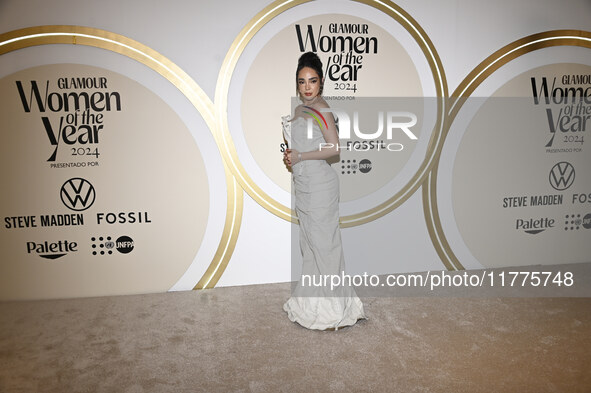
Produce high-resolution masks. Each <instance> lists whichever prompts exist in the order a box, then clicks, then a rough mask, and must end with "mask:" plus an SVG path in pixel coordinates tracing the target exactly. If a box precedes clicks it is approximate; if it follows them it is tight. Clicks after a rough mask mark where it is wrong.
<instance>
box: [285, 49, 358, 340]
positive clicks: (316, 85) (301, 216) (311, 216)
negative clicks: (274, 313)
mask: <svg viewBox="0 0 591 393" xmlns="http://www.w3.org/2000/svg"><path fill="white" fill-rule="evenodd" d="M296 83H297V91H298V94H299V97H300V99H301V101H302V104H301V105H299V106H298V107H297V108H296V109H295V111H294V115H293V117H292V120H291V122H290V124H289V125H287V126H288V127H290V129H291V135H290V139H291V141H289V142H290V146H289V147H290V148H289V149H287V150H286V152H285V155H284V160H285V162H286V163H287V165H288V166H290V167H291V169H292V176H293V186H294V189H295V210H296V213H297V215H298V220H299V222H300V248H301V252H302V259H303V266H302V279H301V280H300V281H299V282H298V284H297V286H296V289H295V290H294V293H293V294H292V296H291V297H290V298H289V299H288V300H287V302H286V303H285V304H284V305H283V309H284V310H285V311H286V312H287V315H288V317H289V319H290V320H291V321H293V322H297V323H299V324H300V325H302V326H304V327H306V328H308V329H318V330H337V329H339V328H341V327H344V326H350V325H353V324H355V322H357V321H358V320H360V319H365V318H366V317H365V313H364V310H363V304H362V303H361V300H360V299H359V298H358V297H357V295H356V294H355V291H354V289H353V288H352V287H351V286H348V285H343V283H342V282H341V283H340V284H341V285H338V286H337V287H336V288H335V287H333V286H332V283H335V282H336V281H333V278H332V277H333V276H338V277H339V278H340V277H343V276H342V274H343V272H344V269H345V260H344V256H343V248H342V243H341V232H340V229H339V179H338V176H337V174H336V172H335V171H334V170H333V169H332V167H331V166H330V164H328V163H327V162H326V160H327V159H329V158H331V157H334V156H336V155H338V154H339V152H338V146H339V137H338V133H337V129H336V125H335V122H334V118H333V116H332V115H331V114H329V113H325V114H324V115H322V113H321V110H322V109H325V108H328V107H329V106H328V104H327V103H326V101H325V100H324V99H323V98H322V87H323V83H324V78H323V72H322V62H321V61H320V59H319V58H318V56H317V55H316V54H315V53H312V52H307V53H304V54H303V55H302V56H301V57H300V59H299V61H298V67H297V71H296ZM317 119H318V121H317ZM320 119H322V120H320ZM309 123H311V127H312V135H308V128H309V127H310V125H309ZM305 276H307V277H308V278H310V277H312V279H308V280H304V279H303V278H304V277H305ZM318 284H320V285H318Z"/></svg>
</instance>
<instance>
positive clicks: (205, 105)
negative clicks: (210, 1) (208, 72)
mask: <svg viewBox="0 0 591 393" xmlns="http://www.w3.org/2000/svg"><path fill="white" fill-rule="evenodd" d="M49 44H73V45H86V46H93V47H97V48H101V49H106V50H109V51H112V52H115V53H119V54H121V55H124V56H127V57H129V58H131V59H133V60H136V61H138V62H140V63H142V64H144V65H145V66H147V67H149V68H151V69H152V70H154V71H156V72H158V73H159V74H160V75H162V76H163V77H164V78H166V79H167V80H168V81H169V82H170V83H172V84H173V85H174V86H176V87H177V88H178V89H179V90H180V91H181V92H182V93H183V94H184V95H185V96H186V97H187V98H188V99H189V101H190V102H191V104H193V106H194V107H195V108H196V109H197V111H199V113H200V114H201V116H202V117H203V119H204V120H205V122H206V124H207V126H208V127H209V129H210V131H211V132H212V134H213V136H214V138H215V139H216V143H217V138H216V134H217V133H216V132H215V130H216V123H215V118H214V109H213V104H212V102H211V100H210V99H209V97H207V95H206V94H205V93H204V92H203V90H201V88H200V87H199V85H197V83H196V82H195V81H194V80H193V79H192V78H191V77H190V76H189V75H188V74H187V73H186V72H184V71H183V70H182V69H181V68H179V67H178V66H177V65H176V64H174V63H173V62H172V61H170V60H169V59H167V58H166V57H164V56H163V55H162V54H160V53H158V52H156V51H155V50H153V49H151V48H149V47H147V46H146V45H143V44H141V43H139V42H137V41H135V40H132V39H130V38H128V37H125V36H122V35H120V34H116V33H112V32H109V31H105V30H101V29H95V28H90V27H82V26H65V25H51V26H35V27H28V28H24V29H19V30H13V31H10V32H7V33H3V34H0V55H2V54H5V53H8V52H11V51H14V50H17V49H22V48H28V47H31V46H37V45H49ZM222 161H223V160H222ZM224 172H225V175H226V186H227V188H228V191H227V193H228V196H227V206H226V220H225V224H224V230H223V234H222V238H221V240H220V244H219V245H218V248H217V251H216V253H215V256H214V258H213V259H212V261H211V263H210V265H209V267H208V268H207V270H206V272H205V273H204V275H203V276H202V277H201V279H200V280H199V282H198V283H197V284H196V285H195V288H194V289H202V288H212V287H214V286H215V284H216V283H217V281H218V280H219V278H220V277H221V275H222V274H223V272H224V270H225V269H226V266H227V265H228V262H229V260H230V257H231V256H232V253H233V251H234V248H235V245H236V239H237V238H238V232H239V230H240V223H241V220H242V207H243V205H242V203H243V192H242V189H241V188H240V187H239V186H238V184H237V183H236V180H235V179H234V178H233V177H232V175H231V173H230V171H229V169H228V167H227V166H226V164H225V162H224Z"/></svg>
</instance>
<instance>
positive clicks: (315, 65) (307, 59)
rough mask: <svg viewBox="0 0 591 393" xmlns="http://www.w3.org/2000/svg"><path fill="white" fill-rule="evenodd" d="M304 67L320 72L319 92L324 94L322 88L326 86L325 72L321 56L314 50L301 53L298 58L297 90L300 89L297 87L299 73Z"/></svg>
mask: <svg viewBox="0 0 591 393" xmlns="http://www.w3.org/2000/svg"><path fill="white" fill-rule="evenodd" d="M304 67H310V68H311V69H313V70H314V71H316V73H317V74H318V77H319V78H320V92H319V93H318V94H319V95H322V90H323V88H324V80H323V78H324V74H323V72H322V61H320V58H319V57H318V55H317V54H316V53H314V52H306V53H304V54H303V55H301V56H300V58H299V60H298V69H297V70H296V92H297V91H299V90H298V89H297V87H298V75H299V73H300V70H301V69H302V68H304Z"/></svg>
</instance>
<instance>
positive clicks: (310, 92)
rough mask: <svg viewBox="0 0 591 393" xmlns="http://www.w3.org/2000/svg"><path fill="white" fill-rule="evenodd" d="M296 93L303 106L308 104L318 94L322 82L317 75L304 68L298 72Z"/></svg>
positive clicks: (311, 70) (311, 69)
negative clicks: (298, 94)
mask: <svg viewBox="0 0 591 393" xmlns="http://www.w3.org/2000/svg"><path fill="white" fill-rule="evenodd" d="M297 82H298V92H299V93H300V97H301V99H302V101H303V102H304V104H307V103H310V102H311V101H313V100H314V99H315V98H316V97H318V95H319V94H320V86H321V84H322V81H321V80H320V77H319V76H318V73H317V72H316V71H315V70H314V69H313V68H310V67H304V68H302V69H301V70H300V72H298V80H297Z"/></svg>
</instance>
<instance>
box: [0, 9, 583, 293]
mask: <svg viewBox="0 0 591 393" xmlns="http://www.w3.org/2000/svg"><path fill="white" fill-rule="evenodd" d="M66 3H68V2H67V1H66V2H64V3H63V4H60V6H59V7H58V8H55V9H50V10H48V11H47V13H46V14H44V15H29V14H28V11H26V10H25V8H27V7H25V5H24V4H21V2H18V1H5V2H4V3H3V5H2V6H1V7H2V9H3V11H2V14H1V15H0V94H1V96H0V97H1V98H0V99H1V105H0V126H1V132H0V139H1V143H0V179H1V184H2V193H1V194H0V219H1V220H2V225H1V226H0V249H1V250H2V251H3V256H2V259H1V260H0V299H1V300H12V299H42V298H66V297H84V296H103V295H118V294H134V293H149V292H164V291H169V290H190V289H201V288H212V287H214V286H227V285H245V284H254V283H269V282H284V281H290V280H292V279H296V278H297V277H292V269H291V265H292V264H293V265H295V266H297V265H298V264H299V260H298V258H297V257H296V258H292V252H291V251H290V248H291V247H292V246H291V243H292V241H291V234H292V233H296V234H297V217H296V216H295V214H294V212H293V211H292V210H291V198H292V193H291V174H290V172H289V171H288V169H287V168H286V166H285V165H284V163H283V161H282V156H283V153H282V152H283V151H284V150H285V148H286V147H287V146H286V141H285V140H284V139H283V134H282V126H281V117H282V116H286V115H290V114H291V113H293V107H294V105H295V104H297V102H296V101H297V100H296V99H294V96H295V94H296V83H295V68H296V65H297V60H298V58H299V56H300V55H301V54H302V53H304V52H307V51H312V52H316V53H317V54H318V55H319V57H320V58H321V60H322V62H323V64H324V72H325V81H324V91H323V95H324V97H325V99H326V101H327V102H328V103H329V105H330V106H331V108H332V109H333V111H334V113H335V114H337V117H338V118H339V132H340V136H341V140H340V146H339V147H340V156H339V157H338V159H337V160H335V161H334V162H333V163H332V166H333V169H334V170H335V171H336V172H337V174H338V176H339V178H340V184H341V204H340V211H341V227H342V236H343V241H344V247H345V255H346V263H347V270H348V272H350V273H351V274H362V273H367V274H388V273H402V272H421V271H427V270H464V269H478V268H494V267H510V266H516V267H518V266H529V265H555V264H569V263H582V262H591V241H590V240H591V171H590V169H591V150H590V147H589V143H591V140H588V136H587V135H588V130H591V26H589V23H588V21H587V20H586V18H585V17H584V16H583V15H590V14H591V5H590V4H588V2H585V1H574V0H573V1H569V2H567V3H568V5H569V6H568V7H567V6H566V5H565V3H564V2H558V1H556V2H548V4H546V5H545V8H544V9H540V8H539V7H538V6H537V1H533V0H532V1H524V2H523V4H524V7H523V9H519V10H517V11H515V10H514V9H512V7H511V5H510V4H509V3H507V4H505V5H503V4H504V3H500V5H499V6H498V7H495V8H494V9H491V8H490V6H489V5H488V3H486V2H484V1H482V2H481V1H476V2H458V1H451V0H450V1H443V2H438V3H437V4H436V5H435V4H433V3H432V2H427V1H425V2H407V1H404V2H403V1H401V2H382V1H372V0H364V1H344V0H338V1H336V0H326V1H281V0H280V1H276V2H273V3H270V4H269V3H267V2H264V1H259V2H248V4H240V5H234V4H233V3H232V6H230V3H228V4H226V3H224V2H199V4H194V2H189V1H180V0H179V1H173V2H172V3H171V4H167V11H166V12H167V13H168V14H170V15H172V17H170V18H164V17H163V14H162V13H163V12H164V11H163V9H162V7H163V6H159V5H156V4H157V3H154V4H152V5H153V6H151V7H144V8H142V9H141V10H139V9H138V7H140V5H141V4H143V2H126V3H127V4H125V5H121V4H118V3H112V4H111V3H108V2H107V3H101V4H92V5H91V4H85V5H84V7H82V6H81V5H79V4H77V3H76V2H74V1H72V2H71V3H72V4H71V7H68V4H66ZM527 5H529V6H531V7H526V6H527ZM27 9H28V8H27ZM131 10H135V12H136V16H137V17H134V18H133V20H129V18H125V17H124V15H125V14H126V13H127V12H129V11H131ZM558 11H559V12H558ZM509 14H510V15H509ZM112 15H118V17H112ZM534 15H537V17H536V18H533V16H534ZM110 16H111V17H110ZM550 16H551V17H550ZM495 17H499V18H501V17H504V18H505V19H506V20H507V21H508V22H511V23H507V24H503V25H504V26H505V27H504V28H503V31H502V33H499V32H498V31H497V30H498V28H499V27H498V26H497V25H496V24H495V23H492V22H491V20H493V19H495ZM156 21H157V22H158V23H155V22H156ZM513 22H514V23H513ZM155 26H157V28H156V27H155ZM497 33H498V34H497ZM585 142H586V143H585ZM296 244H297V243H296ZM295 254H296V255H297V253H295Z"/></svg>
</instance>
